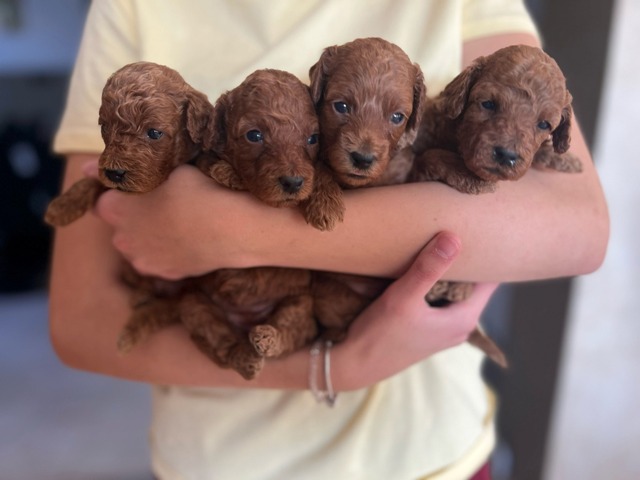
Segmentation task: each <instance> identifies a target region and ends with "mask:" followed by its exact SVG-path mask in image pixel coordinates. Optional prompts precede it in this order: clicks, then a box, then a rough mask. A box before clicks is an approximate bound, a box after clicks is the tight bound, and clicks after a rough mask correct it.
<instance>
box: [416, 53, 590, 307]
mask: <svg viewBox="0 0 640 480" xmlns="http://www.w3.org/2000/svg"><path fill="white" fill-rule="evenodd" d="M571 101H572V98H571V94H570V93H569V91H568V90H567V87H566V80H565V77H564V75H563V73H562V71H561V70H560V67H559V66H558V64H557V63H556V62H555V61H554V60H553V59H552V58H551V57H550V56H549V55H547V54H546V53H545V52H544V51H542V50H541V49H540V48H536V47H530V46H525V45H514V46H510V47H506V48H503V49H501V50H498V51H496V52H495V53H493V54H491V55H489V56H487V57H480V58H478V59H477V60H476V61H475V62H474V63H473V64H472V65H471V66H469V67H468V68H466V69H465V70H464V71H463V72H461V73H460V74H459V75H458V76H457V77H456V78H454V79H453V80H452V81H451V82H450V83H449V84H448V85H447V86H446V88H445V89H444V90H443V92H442V93H441V94H440V95H438V96H437V97H436V98H435V99H433V100H430V101H429V102H428V103H427V107H426V111H425V115H424V116H423V122H422V124H421V125H420V131H419V134H418V138H417V139H416V142H415V144H414V146H413V148H414V150H415V151H416V153H417V154H418V155H417V156H416V159H415V163H414V166H413V169H412V171H411V173H410V175H409V181H440V182H443V183H446V184H447V185H449V186H451V187H453V188H455V189H457V190H459V191H460V192H463V193H471V194H479V193H484V192H492V191H494V190H495V188H496V185H497V182H499V181H505V180H512V181H514V180H518V179H520V178H521V177H522V176H523V175H524V174H525V173H526V172H527V171H528V169H529V168H531V167H532V168H536V169H545V170H555V171H559V172H568V173H577V172H580V171H582V165H581V163H580V161H579V160H578V159H577V158H576V157H575V156H573V155H572V154H571V153H568V152H567V150H568V149H569V144H570V138H569V131H570V127H571V119H572V107H571ZM472 288H473V286H472V284H468V283H460V282H439V283H438V284H436V285H435V286H434V288H433V289H432V291H431V292H430V294H429V297H428V299H429V300H430V301H431V302H439V301H459V300H462V299H464V298H466V297H467V296H468V295H469V294H470V292H471V289H472Z"/></svg>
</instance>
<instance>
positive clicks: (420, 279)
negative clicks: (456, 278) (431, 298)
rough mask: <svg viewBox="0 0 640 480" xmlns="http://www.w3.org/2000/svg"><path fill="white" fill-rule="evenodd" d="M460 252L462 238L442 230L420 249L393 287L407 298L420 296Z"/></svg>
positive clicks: (421, 297)
mask: <svg viewBox="0 0 640 480" xmlns="http://www.w3.org/2000/svg"><path fill="white" fill-rule="evenodd" d="M459 253H460V240H459V239H458V237H456V236H455V235H454V234H452V233H449V232H440V233H438V234H437V235H436V236H435V237H433V238H432V239H431V241H430V242H429V243H427V245H426V246H425V247H424V248H423V249H422V250H421V251H420V253H419V254H418V256H417V257H416V259H415V260H414V261H413V263H412V264H411V266H410V267H409V269H408V270H407V271H406V272H405V273H404V275H402V276H401V277H400V278H398V279H397V280H396V281H395V282H394V284H393V287H394V288H396V289H398V291H400V292H403V296H405V298H420V299H422V301H423V302H424V295H425V294H426V293H427V292H428V291H429V290H430V289H431V287H433V285H434V284H435V283H436V281H438V280H439V279H440V278H441V277H442V275H444V273H445V272H446V271H447V270H448V269H449V267H450V266H451V265H452V264H453V261H454V260H455V259H456V258H457V256H458V254H459Z"/></svg>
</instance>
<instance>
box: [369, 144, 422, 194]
mask: <svg viewBox="0 0 640 480" xmlns="http://www.w3.org/2000/svg"><path fill="white" fill-rule="evenodd" d="M413 158H414V154H413V151H412V150H411V147H405V148H402V149H400V150H398V151H397V152H396V153H395V155H394V156H393V157H392V158H391V161H389V165H388V166H387V168H386V170H385V171H384V173H383V174H382V175H381V176H380V178H378V179H377V180H375V181H373V182H371V184H370V185H368V186H370V187H382V186H385V185H398V184H401V183H406V181H407V176H408V175H409V171H410V170H411V166H412V165H413Z"/></svg>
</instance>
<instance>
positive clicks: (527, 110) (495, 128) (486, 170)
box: [441, 45, 572, 181]
mask: <svg viewBox="0 0 640 480" xmlns="http://www.w3.org/2000/svg"><path fill="white" fill-rule="evenodd" d="M441 99H442V101H443V102H444V110H445V112H446V113H447V114H448V116H449V117H450V118H452V119H455V120H457V122H459V123H458V130H457V139H458V145H459V151H460V154H461V155H462V157H463V159H464V161H465V164H466V165H467V167H468V168H469V169H470V170H471V171H473V172H474V173H475V174H476V175H478V176H479V177H481V178H483V179H485V180H488V181H498V180H517V179H519V178H520V177H522V175H524V174H525V172H526V171H527V170H528V168H529V167H530V165H531V162H532V161H533V157H534V155H535V153H536V152H537V151H538V150H539V148H540V147H541V146H542V144H543V143H545V142H549V141H550V142H552V144H553V147H554V149H555V151H556V152H557V153H564V152H565V151H566V150H567V149H568V148H569V142H570V138H569V130H570V126H571V117H572V108H571V101H572V98H571V94H570V93H569V91H568V90H567V87H566V81H565V77H564V75H563V74H562V71H561V70H560V68H559V67H558V65H557V63H556V62H555V61H554V60H553V59H552V58H551V57H549V56H548V55H547V54H546V53H544V52H543V51H542V50H540V49H539V48H535V47H529V46H524V45H516V46H511V47H506V48H503V49H501V50H498V51H496V52H495V53H493V54H492V55H490V56H487V57H481V58H479V59H477V60H476V61H475V62H474V63H473V64H472V65H471V66H470V67H468V68H467V69H466V70H464V71H463V72H462V73H460V75H458V76H457V77H456V78H455V79H454V80H453V81H452V82H451V83H450V84H449V85H448V86H447V87H446V88H445V90H444V91H443V93H442V94H441Z"/></svg>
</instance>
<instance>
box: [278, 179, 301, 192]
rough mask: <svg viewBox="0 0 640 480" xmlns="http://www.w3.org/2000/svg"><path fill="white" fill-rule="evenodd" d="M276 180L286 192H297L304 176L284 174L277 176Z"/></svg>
mask: <svg viewBox="0 0 640 480" xmlns="http://www.w3.org/2000/svg"><path fill="white" fill-rule="evenodd" d="M278 181H279V182H280V186H281V187H282V190H284V191H285V192H286V193H298V192H299V191H300V189H301V188H302V186H303V185H304V178H302V177H298V176H289V175H285V176H282V177H280V178H278Z"/></svg>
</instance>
